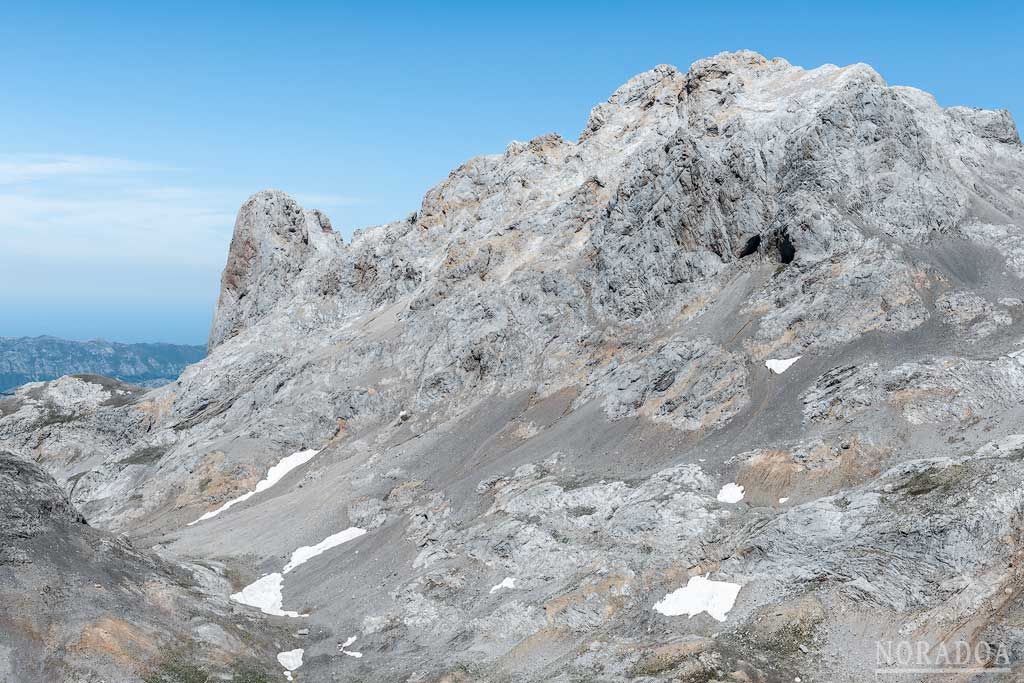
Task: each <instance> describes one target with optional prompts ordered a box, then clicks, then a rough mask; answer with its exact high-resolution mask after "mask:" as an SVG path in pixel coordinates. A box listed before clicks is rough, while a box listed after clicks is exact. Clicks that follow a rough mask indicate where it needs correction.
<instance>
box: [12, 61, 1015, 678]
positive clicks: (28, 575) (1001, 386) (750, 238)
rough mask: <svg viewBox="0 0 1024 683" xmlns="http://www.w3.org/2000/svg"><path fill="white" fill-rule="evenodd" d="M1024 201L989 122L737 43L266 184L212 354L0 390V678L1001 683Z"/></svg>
mask: <svg viewBox="0 0 1024 683" xmlns="http://www.w3.org/2000/svg"><path fill="white" fill-rule="evenodd" d="M1022 216H1024V148H1022V146H1021V142H1020V138H1019V135H1018V132H1017V129H1016V128H1015V126H1014V123H1013V121H1012V119H1011V118H1010V116H1009V114H1008V113H1007V112H1005V111H984V110H979V109H971V108H966V107H951V108H943V107H941V106H939V105H938V104H937V103H936V101H935V100H934V98H932V97H931V96H930V95H928V94H927V93H924V92H921V91H919V90H915V89H913V88H909V87H891V86H888V85H887V84H886V83H885V82H884V80H883V79H882V78H881V77H880V76H879V75H878V73H876V72H875V71H874V70H872V69H871V68H870V67H868V66H866V65H863V64H856V65H852V66H846V67H836V66H832V65H827V66H822V67H819V68H816V69H812V70H805V69H802V68H798V67H795V66H792V65H790V64H789V63H787V62H786V61H784V60H782V59H766V58H764V57H762V56H760V55H757V54H754V53H751V52H738V53H727V54H720V55H718V56H715V57H712V58H709V59H704V60H701V61H699V62H697V63H695V64H694V65H693V66H692V67H690V69H689V70H688V71H685V72H684V71H680V70H678V69H676V68H674V67H671V66H658V67H656V68H654V69H652V70H651V71H648V72H646V73H642V74H640V75H638V76H636V77H635V78H633V79H632V80H630V81H629V82H628V83H626V84H625V85H623V86H622V87H621V88H619V89H618V90H617V91H615V92H614V93H613V94H612V95H611V97H610V98H609V99H608V101H607V102H604V103H602V104H599V105H598V106H596V107H595V108H594V109H593V110H592V111H591V112H590V116H589V118H588V119H587V121H586V124H585V126H584V127H583V132H582V134H581V135H580V137H579V139H578V140H575V141H569V140H564V139H562V138H561V137H559V136H558V135H544V136H541V137H538V138H535V139H533V140H530V141H529V142H513V143H511V144H510V145H509V146H508V147H507V149H506V150H505V151H504V152H503V153H501V154H497V155H491V156H482V157H477V158H474V159H471V160H470V161H468V162H466V163H465V164H463V165H462V166H460V167H459V168H457V169H455V170H454V171H452V172H451V174H450V175H449V176H448V178H447V179H445V180H444V181H443V182H441V183H440V184H439V185H437V186H436V187H434V188H433V189H431V190H429V191H428V192H427V194H426V196H425V197H424V199H423V203H422V206H421V207H420V209H419V211H417V212H416V213H415V214H412V215H410V216H409V217H408V218H407V219H405V220H401V221H397V222H394V223H389V224H387V225H381V226H376V227H372V228H369V229H366V230H363V231H359V232H357V233H356V234H355V235H354V236H353V238H352V239H351V241H350V242H346V241H345V240H343V239H342V237H341V236H340V235H339V234H338V233H337V232H335V231H334V230H333V229H332V227H331V223H330V221H329V219H328V218H327V216H325V215H324V214H323V213H321V212H319V211H315V210H309V209H305V208H303V207H301V206H299V205H298V204H297V203H296V202H295V201H294V200H293V199H292V198H290V197H289V196H287V195H285V194H283V193H281V192H277V191H263V192H259V193H257V194H255V195H253V196H252V197H251V198H250V199H249V200H248V201H247V202H246V203H245V204H244V206H242V208H241V210H240V211H239V214H238V220H237V222H236V224H235V231H234V237H233V239H232V241H231V247H230V251H229V253H228V255H227V264H226V266H225V269H224V274H223V279H222V284H221V292H220V298H219V301H218V304H217V309H216V313H215V317H214V321H213V325H212V328H211V331H210V338H209V354H208V356H207V357H206V358H205V359H204V360H202V361H201V362H199V363H197V364H195V365H192V366H190V367H188V368H187V369H186V370H185V372H184V373H183V374H182V376H181V377H180V378H179V379H177V380H176V381H174V382H173V383H170V384H168V385H166V386H163V387H159V388H155V389H151V390H142V389H140V388H138V387H131V386H127V385H123V384H120V383H119V382H116V381H114V380H106V379H102V380H101V379H98V378H96V377H91V376H77V377H64V378H61V379H58V380H55V381H52V382H48V383H45V384H34V385H29V386H27V387H25V388H23V389H20V390H19V391H18V392H17V393H16V394H15V395H14V396H13V397H10V398H7V399H5V400H3V401H0V446H2V448H3V450H4V453H3V454H2V456H0V485H2V487H3V491H2V492H0V516H2V517H3V519H0V534H2V535H3V539H4V544H5V545H4V546H3V547H2V548H0V576H2V577H3V580H2V583H0V590H2V591H3V592H4V593H5V594H12V595H13V596H14V597H10V596H8V597H5V599H4V601H3V602H2V604H0V633H3V634H4V638H3V639H2V641H0V679H4V677H5V676H6V678H8V679H11V680H14V681H19V682H20V681H50V680H53V681H99V680H105V681H137V680H144V681H192V680H235V681H259V680H285V679H286V678H288V679H292V680H296V681H309V682H319V681H325V682H326V681H349V682H355V681H408V682H410V683H413V682H421V681H422V682H428V681H437V682H440V681H447V682H463V681H517V682H518V681H557V682H560V683H569V682H575V681H644V682H651V681H733V682H737V683H739V682H756V681H828V682H832V681H836V682H838V681H862V680H875V676H876V670H882V671H883V673H884V674H885V675H887V676H888V675H892V674H891V673H888V672H891V671H900V672H902V673H901V675H900V678H899V680H938V679H936V678H935V677H934V675H933V673H932V672H933V670H940V669H941V670H944V671H945V673H944V674H943V675H946V676H947V677H950V678H949V680H970V679H971V678H970V677H971V676H981V677H983V678H984V680H986V681H989V680H993V681H995V680H1014V679H1015V677H1017V676H1019V675H1021V674H1022V673H1024V627H1022V626H1021V624H1022V623H1024V559H1022V556H1024V487H1022V486H1021V481H1022V479H1024V302H1022V297H1024V226H1022ZM12 587H13V588H12ZM15 598H16V599H15ZM965 649H966V651H969V653H970V656H969V657H967V658H964V656H963V652H964V651H965ZM942 653H947V657H946V659H942V658H941V654H942ZM950 671H951V672H950ZM188 676H194V677H193V678H189V677H188Z"/></svg>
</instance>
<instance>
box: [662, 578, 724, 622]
mask: <svg viewBox="0 0 1024 683" xmlns="http://www.w3.org/2000/svg"><path fill="white" fill-rule="evenodd" d="M739 592H740V585H739V584H738V583H729V582H728V581H711V580H710V579H708V578H707V577H704V576H692V577H690V581H689V582H688V583H687V584H686V585H685V586H684V587H683V588H677V589H676V590H674V591H672V592H671V593H669V594H668V595H666V596H665V597H664V598H662V599H661V600H659V601H658V602H656V603H654V609H655V611H657V612H660V613H662V614H664V615H665V616H669V617H678V616H680V615H683V614H685V615H687V616H688V617H691V618H692V617H693V616H695V615H697V614H700V613H701V612H707V613H708V614H710V615H711V617H712V618H713V619H716V620H718V621H725V615H726V614H728V613H729V610H731V609H732V606H733V605H734V604H736V596H737V595H739Z"/></svg>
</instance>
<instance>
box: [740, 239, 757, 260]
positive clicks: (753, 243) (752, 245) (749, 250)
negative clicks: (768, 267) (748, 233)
mask: <svg viewBox="0 0 1024 683" xmlns="http://www.w3.org/2000/svg"><path fill="white" fill-rule="evenodd" d="M760 246H761V236H760V235H754V236H753V237H751V238H750V239H749V240H747V243H746V244H744V245H743V248H742V249H740V253H739V257H740V258H743V257H744V256H750V255H751V254H753V253H754V252H755V251H757V248H758V247H760Z"/></svg>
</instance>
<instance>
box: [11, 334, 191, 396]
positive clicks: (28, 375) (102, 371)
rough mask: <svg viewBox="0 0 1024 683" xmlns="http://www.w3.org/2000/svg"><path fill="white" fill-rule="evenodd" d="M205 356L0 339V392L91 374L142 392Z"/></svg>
mask: <svg viewBox="0 0 1024 683" xmlns="http://www.w3.org/2000/svg"><path fill="white" fill-rule="evenodd" d="M204 356H206V348H205V347H204V346H188V345H184V344H160V343H145V344H122V343H119V342H108V341H104V340H102V339H94V340H90V341H85V342H80V341H71V340H69V339H59V338H57V337H46V336H44V337H0V391H10V390H11V389H13V388H14V387H17V386H20V385H22V384H25V383H26V382H40V381H45V380H50V379H55V378H57V377H61V376H63V375H70V374H77V373H91V374H97V375H106V376H108V377H114V378H116V379H119V380H121V381H124V382H129V383H132V384H141V385H144V386H159V385H161V384H166V383H167V382H170V381H172V380H174V379H175V378H177V377H178V375H180V374H181V371H182V370H184V369H185V367H186V366H187V365H190V364H192V363H195V362H197V361H200V360H202V359H203V357H204Z"/></svg>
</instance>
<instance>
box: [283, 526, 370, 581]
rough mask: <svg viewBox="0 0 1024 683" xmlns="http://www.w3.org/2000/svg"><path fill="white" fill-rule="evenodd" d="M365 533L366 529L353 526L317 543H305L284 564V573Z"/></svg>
mask: <svg viewBox="0 0 1024 683" xmlns="http://www.w3.org/2000/svg"><path fill="white" fill-rule="evenodd" d="M365 533H366V529H360V528H359V527H355V526H352V527H349V528H348V529H345V530H344V531H339V532H338V533H336V534H334V535H333V536H328V537H327V538H325V539H324V540H322V541H320V542H319V543H317V544H316V545H304V546H302V547H301V548H299V549H298V550H296V551H295V552H293V553H292V559H291V560H289V561H288V564H286V565H285V566H284V570H283V573H285V574H287V573H288V572H290V571H291V570H293V569H295V568H296V567H298V566H299V565H301V564H305V563H306V562H308V561H309V560H311V559H313V558H314V557H316V556H317V555H322V554H323V553H325V552H327V551H328V550H330V549H331V548H334V547H335V546H339V545H341V544H342V543H347V542H349V541H351V540H352V539H354V538H359V537H360V536H362V535H363V534H365Z"/></svg>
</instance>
